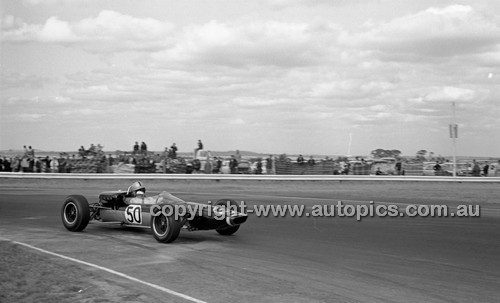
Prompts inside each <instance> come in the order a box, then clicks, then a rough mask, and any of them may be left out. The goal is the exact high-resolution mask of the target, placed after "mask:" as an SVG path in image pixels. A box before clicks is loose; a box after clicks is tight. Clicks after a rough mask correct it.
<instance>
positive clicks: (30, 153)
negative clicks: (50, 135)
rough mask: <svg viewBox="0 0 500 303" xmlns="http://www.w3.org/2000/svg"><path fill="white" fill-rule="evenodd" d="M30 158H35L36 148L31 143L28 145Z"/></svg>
mask: <svg viewBox="0 0 500 303" xmlns="http://www.w3.org/2000/svg"><path fill="white" fill-rule="evenodd" d="M28 158H30V159H33V158H35V150H34V149H33V148H31V145H30V146H29V147H28Z"/></svg>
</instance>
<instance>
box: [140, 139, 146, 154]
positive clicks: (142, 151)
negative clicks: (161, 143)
mask: <svg viewBox="0 0 500 303" xmlns="http://www.w3.org/2000/svg"><path fill="white" fill-rule="evenodd" d="M147 153H148V146H147V145H146V143H145V142H144V141H142V143H141V154H143V155H145V154H147Z"/></svg>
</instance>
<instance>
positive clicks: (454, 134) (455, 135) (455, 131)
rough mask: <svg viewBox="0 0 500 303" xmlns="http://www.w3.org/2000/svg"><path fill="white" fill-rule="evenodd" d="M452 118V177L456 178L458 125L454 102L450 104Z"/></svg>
mask: <svg viewBox="0 0 500 303" xmlns="http://www.w3.org/2000/svg"><path fill="white" fill-rule="evenodd" d="M451 106H452V111H453V116H452V121H451V124H450V138H452V140H453V177H456V176H457V138H458V125H457V124H456V123H455V121H456V112H455V101H453V102H451Z"/></svg>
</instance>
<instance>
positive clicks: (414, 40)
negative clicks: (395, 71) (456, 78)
mask: <svg viewBox="0 0 500 303" xmlns="http://www.w3.org/2000/svg"><path fill="white" fill-rule="evenodd" d="M499 24H500V23H499V19H498V17H495V16H487V15H485V14H481V13H479V12H477V11H475V10H474V9H473V8H472V7H470V6H465V5H451V6H447V7H444V8H436V7H431V8H428V9H426V10H424V11H420V12H418V13H415V14H412V15H407V16H404V17H399V18H395V19H393V20H391V21H390V22H386V23H382V24H378V25H373V24H369V25H367V28H365V30H364V31H362V32H359V33H348V32H345V33H344V34H343V35H342V37H341V39H340V41H341V42H342V43H343V44H344V45H350V46H354V47H358V48H359V47H363V48H368V49H371V50H374V51H375V50H376V51H380V52H382V56H384V57H385V58H386V59H387V58H393V59H395V58H397V59H400V60H404V59H405V58H406V59H409V58H412V57H411V56H417V57H451V56H456V55H464V54H471V53H475V52H478V51H480V52H483V51H488V50H490V49H492V48H494V47H495V46H496V45H498V44H499V43H500V25H499ZM398 54H399V55H400V57H397V56H396V55H398ZM404 56H406V57H404Z"/></svg>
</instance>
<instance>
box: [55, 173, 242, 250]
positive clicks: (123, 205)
mask: <svg viewBox="0 0 500 303" xmlns="http://www.w3.org/2000/svg"><path fill="white" fill-rule="evenodd" d="M145 191H146V189H145V187H144V185H143V184H142V182H134V183H133V184H132V185H131V186H130V187H129V188H128V190H127V191H122V190H117V191H105V192H102V193H100V194H99V201H98V202H96V203H91V204H89V202H88V201H87V199H86V198H85V197H84V196H82V195H70V196H68V197H66V200H65V201H64V204H63V206H62V208H61V219H62V222H63V225H64V226H65V227H66V229H68V230H69V231H74V232H77V231H82V230H84V229H85V227H87V224H88V223H89V221H91V220H92V221H97V222H116V223H119V224H122V225H130V226H150V227H151V231H152V233H153V236H154V238H155V239H156V240H158V241H160V242H165V243H170V242H172V241H174V240H175V239H177V237H178V236H179V233H180V230H181V229H186V230H188V231H195V230H211V229H215V230H216V231H217V232H218V233H219V234H221V235H232V234H234V233H235V232H236V231H237V230H238V229H239V228H240V224H243V223H244V222H246V220H247V218H248V215H247V214H245V213H243V212H242V211H241V206H240V205H238V204H237V203H236V202H235V201H234V200H231V199H222V200H219V201H217V202H216V203H213V204H212V203H210V202H209V203H208V204H204V203H197V202H186V201H184V200H182V199H179V198H177V197H175V196H173V195H171V194H170V193H168V192H166V191H164V192H162V193H160V194H159V195H156V196H152V197H145Z"/></svg>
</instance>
